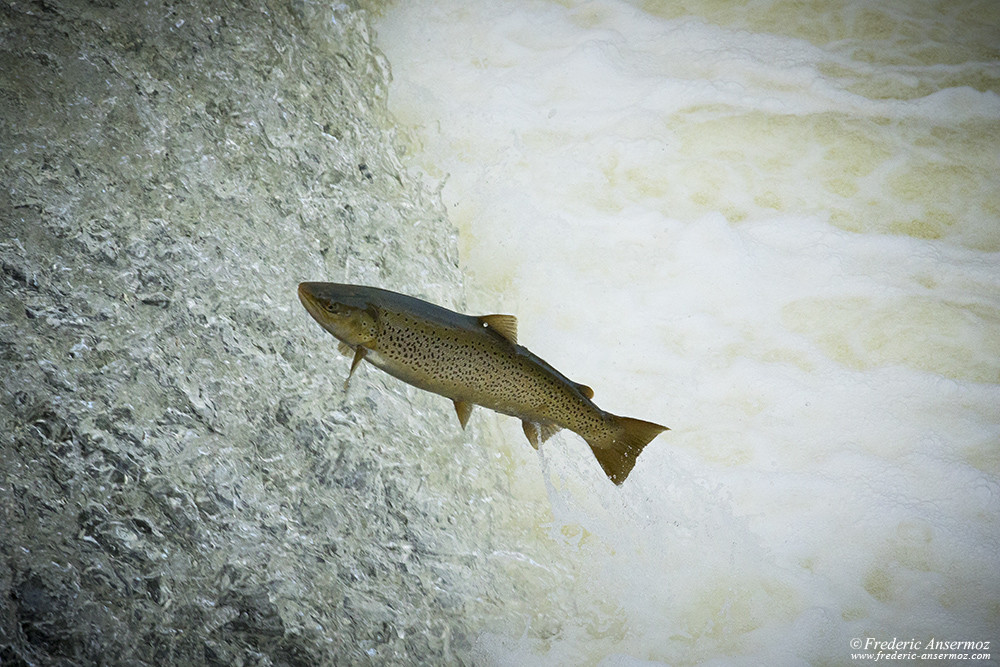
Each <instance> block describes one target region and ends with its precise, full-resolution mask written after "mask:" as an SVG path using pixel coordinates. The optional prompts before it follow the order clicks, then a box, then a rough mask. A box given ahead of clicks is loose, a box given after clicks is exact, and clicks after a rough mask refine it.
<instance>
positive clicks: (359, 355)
mask: <svg viewBox="0 0 1000 667" xmlns="http://www.w3.org/2000/svg"><path fill="white" fill-rule="evenodd" d="M367 352H368V348H365V347H362V346H361V345H358V346H357V347H356V348H355V349H354V361H352V362H351V372H350V373H348V374H347V379H346V380H344V391H347V385H348V384H350V382H351V376H352V375H354V371H355V370H357V368H358V366H359V365H360V364H361V361H362V360H363V359H364V358H365V354H366V353H367Z"/></svg>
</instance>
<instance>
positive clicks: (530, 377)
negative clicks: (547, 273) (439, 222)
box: [299, 282, 666, 484]
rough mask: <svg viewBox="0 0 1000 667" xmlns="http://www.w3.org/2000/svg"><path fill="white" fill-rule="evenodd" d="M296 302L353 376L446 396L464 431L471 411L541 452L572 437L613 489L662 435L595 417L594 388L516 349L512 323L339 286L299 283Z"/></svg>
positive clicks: (632, 422) (630, 422)
mask: <svg viewBox="0 0 1000 667" xmlns="http://www.w3.org/2000/svg"><path fill="white" fill-rule="evenodd" d="M299 299H300V300H301V301H302V304H303V305H304V306H305V308H306V310H308V311H309V313H310V314H311V315H312V316H313V318H314V319H315V320H316V321H317V322H319V323H320V325H322V326H323V328H324V329H326V330H327V331H329V332H330V333H331V334H333V335H334V336H335V337H337V338H338V339H339V340H340V341H341V343H342V345H344V346H346V347H347V348H350V350H346V349H345V351H353V354H354V363H353V364H352V366H351V374H353V372H354V370H355V368H357V366H358V364H360V362H361V361H362V360H364V361H368V362H369V363H372V364H374V365H375V366H377V367H378V368H381V369H382V370H384V371H385V372H387V373H389V374H390V375H394V376H395V377H397V378H399V379H400V380H403V381H404V382H408V383H409V384H412V385H414V386H415V387H419V388H420V389H424V390H426V391H431V392H434V393H436V394H440V395H442V396H446V397H448V398H450V399H452V401H454V404H455V410H456V411H457V413H458V417H459V421H460V422H461V424H462V426H463V427H464V426H465V424H466V422H467V421H468V418H469V414H470V413H471V411H472V407H473V406H475V405H481V406H483V407H486V408H490V409H491V410H496V411H497V412H501V413H503V414H507V415H512V416H514V417H517V418H518V419H520V420H521V421H522V424H523V427H524V432H525V435H526V436H527V438H528V440H529V442H531V443H532V445H534V446H535V447H538V446H539V444H540V443H541V442H543V441H544V440H545V439H546V438H548V437H549V436H550V435H552V433H554V432H556V431H558V430H559V429H561V428H566V429H569V430H571V431H574V432H575V433H578V434H579V435H580V436H582V437H583V439H584V440H586V441H587V443H588V444H589V445H590V446H591V449H592V450H593V451H594V455H595V456H596V457H597V460H598V461H599V462H600V464H601V466H602V468H603V469H604V471H605V473H607V475H608V477H610V478H611V480H612V481H614V482H615V483H616V484H621V482H623V481H624V480H625V478H626V477H627V476H628V474H629V472H630V471H631V470H632V467H633V466H634V465H635V460H636V457H637V456H638V455H639V453H640V452H641V451H642V448H643V447H645V445H646V444H647V443H648V442H649V441H650V440H652V439H653V438H654V437H656V436H657V435H658V434H659V433H660V432H662V431H664V430H666V428H665V427H663V426H660V425H658V424H653V423H651V422H645V421H642V420H639V419H631V418H629V417H619V416H616V415H612V414H610V413H608V412H605V411H604V410H601V409H600V408H598V407H597V406H596V405H595V404H594V402H593V401H592V400H591V397H592V396H593V391H592V390H591V389H590V388H589V387H586V386H585V385H581V384H577V383H575V382H572V381H571V380H569V379H568V378H566V377H565V376H564V375H563V374H562V373H560V372H559V371H557V370H556V369H554V368H553V367H552V366H550V365H549V364H548V363H546V362H545V361H544V360H542V359H540V358H539V357H537V356H535V355H534V354H532V353H531V352H530V351H529V350H528V349H527V348H525V347H523V346H521V345H518V344H517V320H516V319H515V318H514V317H513V316H511V315H484V316H479V317H476V316H471V315H463V314H461V313H456V312H454V311H452V310H448V309H447V308H442V307H440V306H436V305H434V304H432V303H428V302H427V301H422V300H420V299H416V298H414V297H410V296H406V295H404V294H399V293H396V292H390V291H388V290H383V289H379V288H375V287H365V286H360V285H342V284H336V283H314V282H313V283H302V284H300V285H299ZM349 378H350V375H349V376H348V379H349Z"/></svg>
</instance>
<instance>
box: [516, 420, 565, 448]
mask: <svg viewBox="0 0 1000 667" xmlns="http://www.w3.org/2000/svg"><path fill="white" fill-rule="evenodd" d="M521 427H522V428H523V429H524V435H525V437H527V438H528V442H530V443H531V446H532V447H534V448H535V449H538V447H539V445H541V444H542V443H543V442H545V441H546V440H548V439H549V438H551V437H552V436H553V435H555V434H556V433H558V432H559V431H560V430H562V427H561V426H558V425H556V424H553V423H551V422H543V423H538V422H530V421H528V420H527V419H524V420H522V421H521Z"/></svg>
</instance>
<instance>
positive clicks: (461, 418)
mask: <svg viewBox="0 0 1000 667" xmlns="http://www.w3.org/2000/svg"><path fill="white" fill-rule="evenodd" d="M474 407H476V404H475V403H469V402H468V401H459V400H458V399H455V412H456V413H458V423H459V424H461V425H462V428H465V425H466V424H468V423H469V415H471V414H472V408H474Z"/></svg>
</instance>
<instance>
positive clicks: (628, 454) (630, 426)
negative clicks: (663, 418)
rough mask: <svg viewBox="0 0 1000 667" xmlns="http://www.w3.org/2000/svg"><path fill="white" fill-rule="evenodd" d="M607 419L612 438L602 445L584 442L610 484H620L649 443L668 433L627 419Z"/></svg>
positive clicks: (651, 424) (662, 428) (647, 424)
mask: <svg viewBox="0 0 1000 667" xmlns="http://www.w3.org/2000/svg"><path fill="white" fill-rule="evenodd" d="M611 419H612V432H613V433H614V436H613V437H611V438H609V439H606V440H604V441H603V442H597V441H592V440H588V441H587V444H588V445H590V448H591V449H592V450H593V452H594V456H595V457H597V462H598V463H600V464H601V467H602V468H604V472H605V473H606V474H607V476H608V477H610V478H611V481H612V482H614V483H615V484H621V483H622V482H624V481H625V478H626V477H628V474H629V473H630V472H632V468H634V467H635V460H636V459H637V458H638V457H639V454H641V453H642V450H643V448H644V447H645V446H646V445H647V444H649V442H650V440H652V439H653V438H655V437H656V436H658V435H659V434H660V433H662V432H663V431H669V430H670V429H668V428H667V427H666V426H660V425H659V424H654V423H653V422H647V421H643V420H641V419H632V418H631V417H617V416H615V415H611Z"/></svg>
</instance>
